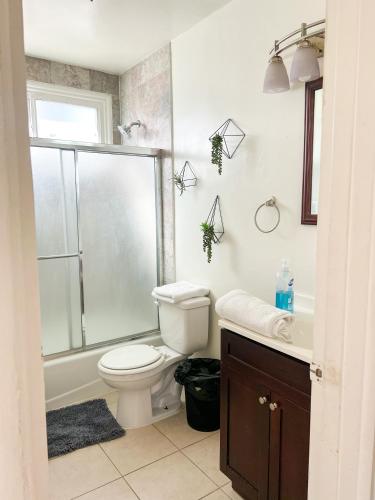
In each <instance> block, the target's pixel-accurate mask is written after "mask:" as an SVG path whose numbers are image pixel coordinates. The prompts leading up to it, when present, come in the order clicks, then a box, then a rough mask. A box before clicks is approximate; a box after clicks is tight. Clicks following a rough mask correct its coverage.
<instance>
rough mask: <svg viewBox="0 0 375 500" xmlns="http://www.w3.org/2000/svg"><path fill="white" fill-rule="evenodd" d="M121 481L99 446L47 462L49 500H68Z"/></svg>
mask: <svg viewBox="0 0 375 500" xmlns="http://www.w3.org/2000/svg"><path fill="white" fill-rule="evenodd" d="M118 477H120V474H119V472H118V471H117V470H116V468H115V467H114V466H113V464H112V463H111V462H110V460H109V459H108V457H107V456H106V455H105V453H104V452H103V450H102V449H101V448H100V446H98V445H95V446H89V447H87V448H84V449H82V450H77V451H74V452H73V453H69V454H67V455H64V456H62V457H58V458H54V459H53V460H50V461H49V499H50V500H68V499H69V500H70V499H71V498H74V497H76V496H78V495H82V494H83V493H87V492H88V491H90V490H93V489H95V488H98V487H99V486H102V485H104V484H106V483H109V482H111V481H113V480H114V479H116V478H118Z"/></svg>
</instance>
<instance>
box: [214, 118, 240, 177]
mask: <svg viewBox="0 0 375 500" xmlns="http://www.w3.org/2000/svg"><path fill="white" fill-rule="evenodd" d="M244 138H245V132H244V131H243V130H241V129H240V127H238V126H237V125H236V124H235V123H234V121H233V120H232V119H231V118H228V120H226V121H225V122H224V123H223V124H222V125H221V126H220V127H219V128H218V129H217V130H215V132H214V133H213V134H212V135H211V136H210V137H209V140H210V142H211V145H212V152H211V163H212V164H213V165H217V167H218V172H219V174H221V172H222V163H223V160H222V155H225V156H226V157H227V158H229V159H231V158H233V156H234V154H235V152H236V151H237V149H238V148H239V146H240V144H241V142H242V141H243V140H244Z"/></svg>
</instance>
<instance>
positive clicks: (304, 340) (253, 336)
mask: <svg viewBox="0 0 375 500" xmlns="http://www.w3.org/2000/svg"><path fill="white" fill-rule="evenodd" d="M309 316H311V315H309ZM312 319H313V317H312V316H311V321H309V320H308V321H306V315H302V314H296V329H295V332H294V333H293V342H292V343H287V342H283V341H282V340H278V339H276V338H270V337H265V336H264V335H261V334H259V333H256V332H254V331H252V330H248V329H246V328H243V327H242V326H239V325H237V324H235V323H232V322H231V321H228V320H226V319H220V320H219V327H221V328H227V329H228V330H230V331H232V332H234V333H238V334H239V335H242V336H243V337H246V338H248V339H250V340H254V341H255V342H258V343H259V344H263V345H265V346H267V347H270V348H271V349H275V350H276V351H280V352H282V353H284V354H287V355H288V356H292V357H293V358H297V359H300V360H301V361H305V362H306V363H309V364H310V363H311V362H312V358H313V349H312V332H313V328H312V324H313V323H312Z"/></svg>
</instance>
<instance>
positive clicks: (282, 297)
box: [275, 259, 294, 313]
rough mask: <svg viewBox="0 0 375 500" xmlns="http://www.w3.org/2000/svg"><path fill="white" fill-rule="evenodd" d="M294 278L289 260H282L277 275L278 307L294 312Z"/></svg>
mask: <svg viewBox="0 0 375 500" xmlns="http://www.w3.org/2000/svg"><path fill="white" fill-rule="evenodd" d="M293 285H294V278H293V276H292V272H291V270H290V267H289V262H288V260H287V259H282V260H281V269H280V271H279V272H278V273H277V275H276V303H275V305H276V307H277V308H279V309H284V310H285V311H289V312H290V313H293V312H294V290H293Z"/></svg>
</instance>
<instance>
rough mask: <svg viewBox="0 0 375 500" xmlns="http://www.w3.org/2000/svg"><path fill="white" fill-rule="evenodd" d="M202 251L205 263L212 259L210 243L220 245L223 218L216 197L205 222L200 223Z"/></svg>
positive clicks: (222, 232) (217, 197)
mask: <svg viewBox="0 0 375 500" xmlns="http://www.w3.org/2000/svg"><path fill="white" fill-rule="evenodd" d="M201 229H202V231H203V251H204V252H205V253H207V261H208V262H211V259H212V243H215V244H218V243H220V240H221V238H222V237H223V235H224V224H223V217H222V215H221V207H220V199H219V196H218V195H217V196H216V198H215V201H214V203H213V205H212V207H211V210H210V212H209V214H208V216H207V219H206V221H205V222H202V224H201Z"/></svg>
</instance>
